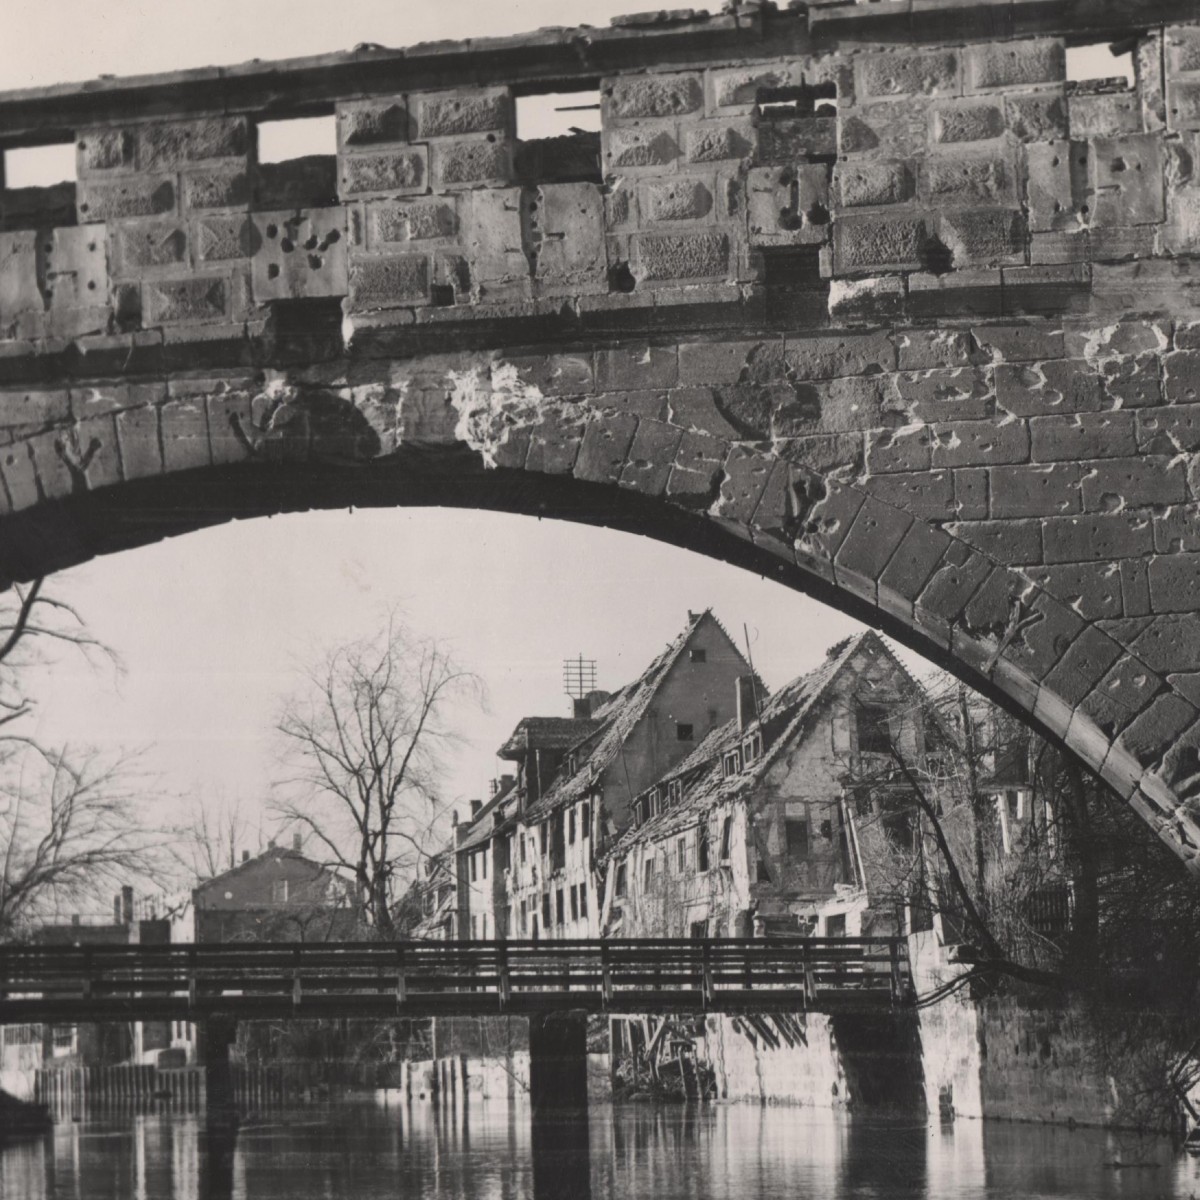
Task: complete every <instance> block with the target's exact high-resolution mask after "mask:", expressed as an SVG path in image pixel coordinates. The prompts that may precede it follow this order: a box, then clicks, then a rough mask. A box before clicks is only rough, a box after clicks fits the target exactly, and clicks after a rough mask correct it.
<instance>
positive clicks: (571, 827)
mask: <svg viewBox="0 0 1200 1200" xmlns="http://www.w3.org/2000/svg"><path fill="white" fill-rule="evenodd" d="M567 841H568V842H570V843H571V845H572V846H573V845H575V810H574V809H571V811H570V812H569V813H568V814H567Z"/></svg>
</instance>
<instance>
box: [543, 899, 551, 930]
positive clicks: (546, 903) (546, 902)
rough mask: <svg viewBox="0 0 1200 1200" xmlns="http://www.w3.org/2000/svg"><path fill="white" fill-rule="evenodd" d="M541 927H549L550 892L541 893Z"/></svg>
mask: <svg viewBox="0 0 1200 1200" xmlns="http://www.w3.org/2000/svg"><path fill="white" fill-rule="evenodd" d="M542 927H543V928H544V929H549V928H550V893H549V892H543V893H542Z"/></svg>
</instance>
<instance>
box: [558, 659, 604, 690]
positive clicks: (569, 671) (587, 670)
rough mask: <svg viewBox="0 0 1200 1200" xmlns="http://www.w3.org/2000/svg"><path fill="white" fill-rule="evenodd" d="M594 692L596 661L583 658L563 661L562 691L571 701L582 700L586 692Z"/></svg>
mask: <svg viewBox="0 0 1200 1200" xmlns="http://www.w3.org/2000/svg"><path fill="white" fill-rule="evenodd" d="M595 690H596V660H595V659H594V658H584V657H583V655H582V654H580V655H579V656H578V657H577V658H564V659H563V691H564V692H566V693H567V695H568V696H570V697H571V699H572V700H582V699H583V698H584V696H586V695H587V694H588V692H594V691H595Z"/></svg>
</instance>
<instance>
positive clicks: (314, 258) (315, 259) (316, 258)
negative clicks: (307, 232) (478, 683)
mask: <svg viewBox="0 0 1200 1200" xmlns="http://www.w3.org/2000/svg"><path fill="white" fill-rule="evenodd" d="M314 240H315V239H314ZM308 265H309V266H310V267H312V269H313V270H314V271H319V270H320V269H321V256H320V255H319V254H310V255H309V256H308Z"/></svg>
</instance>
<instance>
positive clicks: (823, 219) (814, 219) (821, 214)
mask: <svg viewBox="0 0 1200 1200" xmlns="http://www.w3.org/2000/svg"><path fill="white" fill-rule="evenodd" d="M804 217H805V220H807V221H808V223H809V224H810V225H828V224H829V209H827V208H826V207H825V206H824V205H823V204H814V205H813V206H812V208H810V209H809V210H808V212H806V213H805V214H804Z"/></svg>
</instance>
